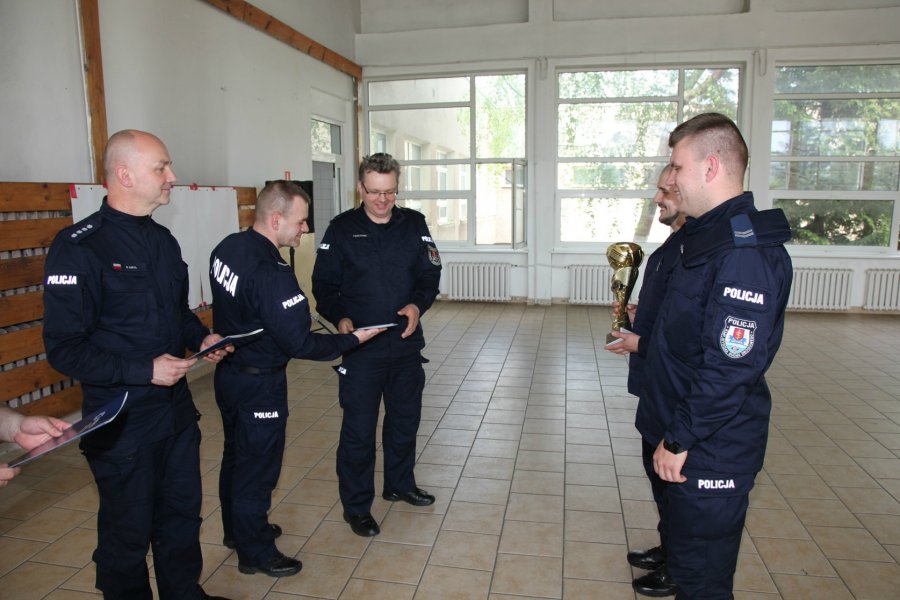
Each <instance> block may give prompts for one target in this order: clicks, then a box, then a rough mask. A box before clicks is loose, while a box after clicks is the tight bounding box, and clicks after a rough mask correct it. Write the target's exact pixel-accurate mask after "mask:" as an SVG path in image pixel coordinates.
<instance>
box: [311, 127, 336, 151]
mask: <svg viewBox="0 0 900 600" xmlns="http://www.w3.org/2000/svg"><path fill="white" fill-rule="evenodd" d="M310 133H311V137H312V151H313V152H319V153H322V154H340V153H341V128H340V126H339V125H332V124H331V123H326V122H324V121H319V120H317V119H313V120H312V127H311V129H310Z"/></svg>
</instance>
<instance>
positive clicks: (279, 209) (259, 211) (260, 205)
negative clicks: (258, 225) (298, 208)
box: [256, 179, 310, 222]
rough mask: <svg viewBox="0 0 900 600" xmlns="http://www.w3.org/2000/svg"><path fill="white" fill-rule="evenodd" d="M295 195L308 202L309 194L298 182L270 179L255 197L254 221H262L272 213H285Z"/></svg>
mask: <svg viewBox="0 0 900 600" xmlns="http://www.w3.org/2000/svg"><path fill="white" fill-rule="evenodd" d="M297 197H299V198H302V199H303V201H304V202H306V204H307V206H308V205H309V204H310V199H309V194H307V193H306V191H305V190H304V189H303V188H302V187H300V185H299V184H297V183H294V182H293V181H287V180H285V179H276V180H275V181H270V182H269V183H267V184H266V187H264V188H263V189H262V191H261V192H260V193H259V196H257V197H256V221H257V222H264V221H265V220H266V219H268V217H269V215H271V214H273V213H281V214H285V213H287V212H288V211H289V210H290V207H291V206H292V205H293V203H294V198H297Z"/></svg>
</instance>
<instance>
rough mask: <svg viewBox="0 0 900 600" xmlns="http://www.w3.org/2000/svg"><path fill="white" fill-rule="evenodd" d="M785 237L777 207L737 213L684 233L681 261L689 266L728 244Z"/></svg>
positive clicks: (772, 242)
mask: <svg viewBox="0 0 900 600" xmlns="http://www.w3.org/2000/svg"><path fill="white" fill-rule="evenodd" d="M789 239H791V226H790V224H789V223H788V220H787V217H785V216H784V211H783V210H781V209H780V208H771V209H768V210H761V211H758V212H752V213H740V214H737V215H734V216H733V217H731V219H729V220H723V221H722V222H721V223H719V224H718V225H716V226H715V227H713V228H712V229H711V230H710V231H704V232H702V234H698V235H692V236H685V239H684V244H683V245H682V247H681V258H682V260H683V261H684V264H685V265H687V266H691V265H694V264H698V263H701V262H703V261H705V260H706V259H707V258H709V257H710V256H713V255H714V254H717V253H719V252H721V251H723V250H727V249H730V248H752V247H757V246H775V245H779V244H783V243H785V242H786V241H788V240H789Z"/></svg>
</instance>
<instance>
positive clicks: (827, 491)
mask: <svg viewBox="0 0 900 600" xmlns="http://www.w3.org/2000/svg"><path fill="white" fill-rule="evenodd" d="M768 473H769V476H770V477H771V478H772V482H773V483H774V484H775V485H776V486H777V487H778V490H779V491H780V492H781V495H782V496H784V497H785V498H822V499H832V498H835V497H836V496H835V495H834V492H833V491H832V490H831V488H830V487H828V485H827V484H826V483H825V481H824V480H822V478H821V477H819V476H818V475H815V474H812V475H795V474H788V475H785V474H781V473H774V472H772V471H768Z"/></svg>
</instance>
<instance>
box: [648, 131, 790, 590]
mask: <svg viewBox="0 0 900 600" xmlns="http://www.w3.org/2000/svg"><path fill="white" fill-rule="evenodd" d="M669 146H670V147H671V148H672V156H671V160H670V164H671V167H672V170H671V172H670V174H669V177H668V180H667V184H668V185H669V186H673V187H674V188H675V190H676V191H677V192H678V193H679V195H680V197H681V210H682V211H683V212H684V213H685V214H686V215H687V216H688V217H691V218H689V219H688V221H687V223H686V224H685V226H684V228H683V230H684V241H683V249H682V252H681V261H680V263H679V264H678V265H676V267H675V270H674V271H673V273H672V277H671V280H670V281H669V284H668V286H667V288H666V294H665V298H664V300H663V302H662V305H661V309H660V312H659V316H658V317H657V320H656V323H655V325H654V328H653V332H652V334H651V336H650V347H649V349H648V352H647V362H646V365H645V369H644V377H643V390H642V391H643V395H642V397H641V401H640V403H639V404H638V410H637V416H636V426H637V428H638V430H639V431H640V432H641V435H642V436H643V438H644V439H645V440H647V441H648V442H649V443H651V444H653V445H654V447H655V450H654V454H653V467H654V470H655V472H656V473H657V474H658V475H659V477H660V479H662V480H663V481H664V482H666V484H665V489H664V494H665V504H666V511H667V515H666V516H667V520H668V536H667V540H666V565H665V568H666V569H667V571H661V570H659V569H658V570H657V571H654V572H653V573H652V574H651V575H657V576H658V577H659V578H664V577H665V578H668V577H671V582H668V581H660V583H661V584H668V583H674V587H675V588H676V589H677V598H684V599H688V598H690V599H695V598H702V599H703V600H719V599H726V598H728V599H730V598H733V595H732V583H733V577H734V571H735V567H736V564H737V556H738V549H739V547H740V542H741V532H742V530H743V526H744V519H745V517H746V512H747V506H748V495H749V493H750V490H751V488H752V487H753V483H754V479H755V477H756V474H757V473H758V472H759V470H760V469H761V468H762V464H763V458H764V456H765V451H766V440H767V437H768V427H769V414H770V411H771V394H770V393H769V389H768V386H767V385H766V381H765V377H764V374H765V372H766V370H767V369H768V368H769V365H771V364H772V360H773V359H774V357H775V353H776V352H777V350H778V348H779V345H780V344H781V338H782V333H783V331H784V312H785V306H786V305H787V298H788V293H789V290H790V286H791V279H792V268H791V260H790V257H789V256H788V254H787V251H786V250H785V248H784V243H785V242H786V241H788V239H789V238H790V227H789V226H788V223H787V220H786V219H785V217H784V213H783V212H782V211H781V210H777V209H775V210H766V211H762V212H760V211H757V210H756V208H755V207H754V203H753V194H752V193H751V192H744V191H743V178H744V172H745V170H746V168H747V145H746V143H745V142H744V139H743V137H742V136H741V133H740V131H739V130H738V128H737V126H736V125H735V124H734V123H733V122H732V121H731V119H729V118H728V117H726V116H724V115H721V114H717V113H705V114H700V115H697V116H695V117H694V118H692V119H690V120H688V121H685V122H684V123H682V124H681V125H679V126H678V127H677V128H676V129H675V130H674V131H673V132H672V134H671V136H670V137H669ZM638 591H641V590H638ZM642 593H646V592H642ZM668 593H671V591H669V592H668ZM656 595H660V594H656Z"/></svg>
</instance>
